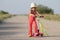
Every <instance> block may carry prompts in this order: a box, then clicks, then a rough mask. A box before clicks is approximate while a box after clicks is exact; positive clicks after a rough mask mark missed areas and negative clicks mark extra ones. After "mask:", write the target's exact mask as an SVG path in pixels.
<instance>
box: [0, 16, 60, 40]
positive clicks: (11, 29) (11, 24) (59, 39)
mask: <svg viewBox="0 0 60 40" xmlns="http://www.w3.org/2000/svg"><path fill="white" fill-rule="evenodd" d="M27 20H28V17H27V16H15V17H12V18H9V19H7V20H5V21H4V23H3V24H0V40H60V22H58V21H49V20H44V19H41V22H42V23H43V26H44V28H45V29H46V31H47V33H48V34H49V35H48V36H47V37H28V36H27V31H28V30H27V28H28V26H27Z"/></svg>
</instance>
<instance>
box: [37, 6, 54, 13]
mask: <svg viewBox="0 0 60 40" xmlns="http://www.w3.org/2000/svg"><path fill="white" fill-rule="evenodd" d="M37 11H38V12H39V13H41V14H45V13H46V14H54V11H53V9H51V8H48V7H47V6H43V5H38V6H37Z"/></svg>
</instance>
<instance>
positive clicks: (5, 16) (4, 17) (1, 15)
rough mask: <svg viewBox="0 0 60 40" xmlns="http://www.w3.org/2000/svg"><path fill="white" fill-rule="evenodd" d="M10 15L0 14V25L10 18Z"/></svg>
mask: <svg viewBox="0 0 60 40" xmlns="http://www.w3.org/2000/svg"><path fill="white" fill-rule="evenodd" d="M11 16H12V15H10V14H0V23H2V22H3V20H5V19H7V18H10V17H11Z"/></svg>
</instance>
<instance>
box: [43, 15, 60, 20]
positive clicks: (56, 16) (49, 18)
mask: <svg viewBox="0 0 60 40" xmlns="http://www.w3.org/2000/svg"><path fill="white" fill-rule="evenodd" d="M44 18H45V19H48V20H56V21H60V15H57V14H55V15H52V14H44Z"/></svg>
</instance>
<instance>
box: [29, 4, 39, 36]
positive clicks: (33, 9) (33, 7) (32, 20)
mask: <svg viewBox="0 0 60 40" xmlns="http://www.w3.org/2000/svg"><path fill="white" fill-rule="evenodd" d="M36 14H37V11H36V4H35V3H31V9H30V12H29V16H28V36H29V37H32V24H33V25H34V34H35V36H38V35H39V32H38V27H37V23H36Z"/></svg>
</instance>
